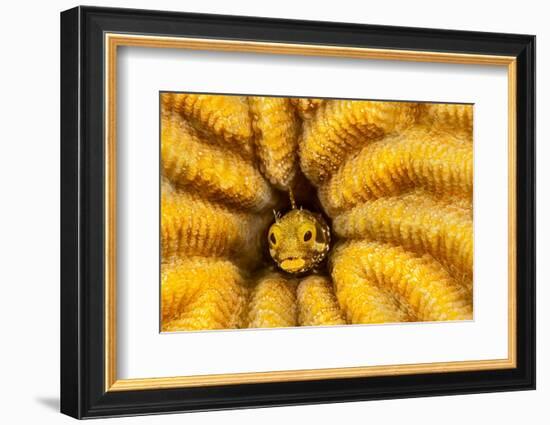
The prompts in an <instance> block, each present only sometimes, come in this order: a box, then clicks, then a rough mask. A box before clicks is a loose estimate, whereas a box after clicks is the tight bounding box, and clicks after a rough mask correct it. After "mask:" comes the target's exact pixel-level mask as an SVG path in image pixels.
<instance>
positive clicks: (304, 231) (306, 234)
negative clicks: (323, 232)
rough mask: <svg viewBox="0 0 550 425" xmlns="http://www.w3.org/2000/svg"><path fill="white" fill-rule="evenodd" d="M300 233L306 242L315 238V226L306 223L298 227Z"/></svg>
mask: <svg viewBox="0 0 550 425" xmlns="http://www.w3.org/2000/svg"><path fill="white" fill-rule="evenodd" d="M298 235H299V237H301V238H302V240H303V241H304V242H310V241H312V240H313V239H314V238H315V226H313V225H312V224H311V223H304V224H303V225H301V226H300V228H299V229H298Z"/></svg>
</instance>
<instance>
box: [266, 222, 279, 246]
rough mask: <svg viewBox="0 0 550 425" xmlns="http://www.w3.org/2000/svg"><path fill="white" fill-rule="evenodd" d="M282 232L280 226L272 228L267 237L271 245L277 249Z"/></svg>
mask: <svg viewBox="0 0 550 425" xmlns="http://www.w3.org/2000/svg"><path fill="white" fill-rule="evenodd" d="M280 232H281V230H280V229H279V227H278V226H275V225H274V226H272V227H271V229H269V233H268V235H267V238H268V239H269V244H270V245H271V246H272V247H275V246H277V242H278V241H279V239H280V237H279V236H280Z"/></svg>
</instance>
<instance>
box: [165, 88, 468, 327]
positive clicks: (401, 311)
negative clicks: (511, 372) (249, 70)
mask: <svg viewBox="0 0 550 425" xmlns="http://www.w3.org/2000/svg"><path fill="white" fill-rule="evenodd" d="M160 104H161V173H162V183H161V225H160V232H161V247H160V249H161V328H162V330H163V331H165V332H172V331H193V330H214V329H242V328H277V327H293V326H331V325H346V324H369V323H393V322H411V321H412V322H421V321H445V320H469V319H471V318H472V314H473V299H472V297H473V284H472V282H473V255H474V246H473V206H472V193H473V143H472V139H473V137H472V129H473V107H472V106H471V105H458V104H456V105H455V104H426V103H413V102H386V101H384V102H378V101H355V100H335V99H311V98H307V99H306V98H303V99H301V98H300V99H299V98H292V99H290V98H280V97H259V96H248V97H247V96H225V95H205V94H186V93H183V94H181V93H162V94H161V98H160ZM290 191H292V193H293V194H294V195H295V198H296V200H297V202H298V204H299V205H300V206H303V207H304V208H308V209H310V210H313V211H314V212H316V213H321V214H323V215H324V217H325V218H326V220H327V222H328V223H329V225H330V227H331V233H332V237H331V240H332V241H333V245H332V246H331V247H330V251H329V253H328V258H327V261H325V262H324V263H323V264H321V265H320V266H319V267H318V268H317V269H315V270H314V271H312V272H309V273H307V274H305V275H298V276H296V275H288V274H286V273H285V272H283V271H282V270H279V269H277V267H276V265H275V264H274V263H273V261H272V260H271V258H270V256H269V254H268V250H267V229H268V228H269V226H270V225H271V223H272V222H273V220H274V218H273V211H274V210H276V211H279V212H280V211H281V210H285V209H287V210H288V208H289V205H288V204H289V192H290ZM302 204H303V205H302Z"/></svg>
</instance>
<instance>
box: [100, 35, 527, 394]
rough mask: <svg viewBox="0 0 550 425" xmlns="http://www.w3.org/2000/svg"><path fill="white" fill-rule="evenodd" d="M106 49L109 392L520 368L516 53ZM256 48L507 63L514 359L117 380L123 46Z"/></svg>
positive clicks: (142, 38)
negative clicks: (119, 110)
mask: <svg viewBox="0 0 550 425" xmlns="http://www.w3.org/2000/svg"><path fill="white" fill-rule="evenodd" d="M104 46H105V63H104V72H105V86H104V95H105V96H104V98H105V116H104V118H105V134H104V144H105V145H104V147H105V187H104V190H105V212H104V213H105V235H104V236H105V275H104V285H105V288H104V289H105V318H104V319H105V329H104V333H105V359H104V360H105V374H104V382H105V391H106V392H107V391H137V390H152V389H168V388H183V387H200V386H215V385H237V384H252V383H269V382H288V381H312V380H322V379H339V378H359V377H375V376H391V375H411V374H419V373H446V372H464V371H481V370H498V369H511V368H515V367H516V364H517V358H516V326H517V322H516V301H517V300H516V252H517V245H516V237H517V235H516V199H517V197H516V145H517V141H516V84H517V79H516V58H515V57H513V56H494V55H477V54H462V53H446V52H425V51H411V50H393V49H370V48H360V47H340V46H329V45H308V44H288V43H270V42H269V43H268V42H255V41H235V40H217V39H201V38H183V37H181V38H180V37H164V36H152V35H128V34H117V33H106V34H105V35H104ZM121 46H125V47H149V48H169V49H190V50H211V51H230V52H253V53H267V54H285V55H304V56H330V57H342V58H360V59H376V60H398V61H403V62H433V63H451V64H468V65H494V66H504V67H506V68H507V71H508V358H506V359H495V360H469V361H455V362H437V363H418V364H398V365H383V366H361V367H342V368H327V369H306V370H288V371H270V372H248V373H230V374H215V375H193V376H174V377H163V378H158V377H151V378H139V379H118V378H117V371H116V364H117V352H116V347H117V325H116V264H117V256H116V208H117V204H116V161H117V160H116V123H117V121H116V117H117V111H116V97H117V52H118V47H121Z"/></svg>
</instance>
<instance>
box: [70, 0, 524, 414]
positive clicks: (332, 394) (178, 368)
mask: <svg viewBox="0 0 550 425" xmlns="http://www.w3.org/2000/svg"><path fill="white" fill-rule="evenodd" d="M534 70H535V38H534V36H529V35H512V34H495V33H475V32H464V31H450V30H432V29H417V28H400V27H385V26H368V25H355V24H342V23H328V22H310V21H292V20H278V19H264V18H250V17H237V16H218V15H200V14H187V13H175V12H159V11H142V10H125V9H108V8H94V7H77V8H75V9H71V10H68V11H66V12H63V13H62V14H61V72H62V74H61V103H62V109H61V112H62V114H61V115H62V123H61V164H62V165H61V167H62V169H61V193H62V205H61V207H62V208H61V210H62V217H61V221H62V230H61V242H62V243H61V245H62V248H61V249H62V252H61V254H62V278H61V355H62V356H61V411H62V412H63V413H66V414H68V415H71V416H74V417H77V418H91V417H103V416H120V415H134V414H147V413H162V412H178V411H181V412H185V411H197V410H213V409H226V408H240V407H253V406H274V405H290V404H306V403H324V402H338V401H352V400H369V399H383V398H398V397H414V396H428V395H444V394H463V393H476V392H488V391H509V390H522V389H533V388H534V387H535V229H534V228H535V217H534V214H535V213H534V211H535V209H534V204H535V195H534V194H535V182H534V176H535V170H534V164H535V158H534V155H535V152H534V146H535V135H534V122H535V110H534V105H535V102H534V101H535V98H534V96H535V88H534V84H535V75H534Z"/></svg>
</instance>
